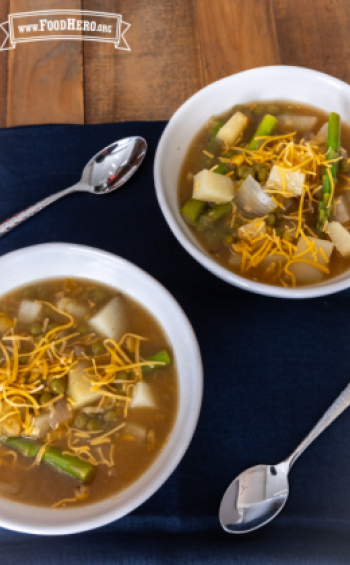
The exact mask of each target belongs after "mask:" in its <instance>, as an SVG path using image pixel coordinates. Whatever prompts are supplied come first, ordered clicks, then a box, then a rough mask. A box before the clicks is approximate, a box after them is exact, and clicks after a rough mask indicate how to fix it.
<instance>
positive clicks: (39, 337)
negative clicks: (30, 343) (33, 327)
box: [35, 334, 45, 343]
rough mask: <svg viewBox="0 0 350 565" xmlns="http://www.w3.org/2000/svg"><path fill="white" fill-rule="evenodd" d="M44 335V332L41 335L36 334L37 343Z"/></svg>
mask: <svg viewBox="0 0 350 565" xmlns="http://www.w3.org/2000/svg"><path fill="white" fill-rule="evenodd" d="M44 337H45V335H44V334H39V335H37V336H35V341H36V342H37V343H39V341H41V340H42V339H43V338H44Z"/></svg>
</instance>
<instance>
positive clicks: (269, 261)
mask: <svg viewBox="0 0 350 565" xmlns="http://www.w3.org/2000/svg"><path fill="white" fill-rule="evenodd" d="M286 263H287V257H285V256H284V255H278V253H272V254H271V255H266V257H264V259H263V260H262V261H261V262H260V263H259V267H262V268H263V269H268V268H270V267H271V268H272V265H276V266H275V267H274V268H275V269H276V267H278V268H279V267H280V266H281V267H282V266H283V265H285V264H286ZM276 270H277V269H276Z"/></svg>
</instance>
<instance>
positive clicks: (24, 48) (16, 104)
mask: <svg viewBox="0 0 350 565" xmlns="http://www.w3.org/2000/svg"><path fill="white" fill-rule="evenodd" d="M65 4H66V3H65ZM59 7H61V8H64V7H67V8H68V7H69V8H71V9H81V0H70V2H69V6H67V5H65V6H63V3H60V6H59ZM54 8H57V0H10V11H11V13H16V12H24V11H28V12H29V11H34V10H40V9H54ZM7 78H8V80H7V84H8V87H7V125H8V126H15V125H23V124H40V123H41V124H43V123H83V122H84V92H83V48H82V43H81V42H80V41H67V40H63V41H37V42H33V43H24V44H21V45H17V46H16V49H13V50H11V51H9V59H8V73H7Z"/></svg>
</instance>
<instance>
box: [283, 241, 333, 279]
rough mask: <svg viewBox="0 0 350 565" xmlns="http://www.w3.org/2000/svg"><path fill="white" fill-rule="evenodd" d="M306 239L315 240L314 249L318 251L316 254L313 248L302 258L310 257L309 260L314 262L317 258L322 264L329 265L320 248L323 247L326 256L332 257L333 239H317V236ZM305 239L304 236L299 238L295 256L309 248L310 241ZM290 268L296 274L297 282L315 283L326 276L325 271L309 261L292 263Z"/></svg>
mask: <svg viewBox="0 0 350 565" xmlns="http://www.w3.org/2000/svg"><path fill="white" fill-rule="evenodd" d="M305 239H306V240H307V241H308V242H312V241H313V242H314V243H315V246H314V250H315V251H316V255H315V254H314V253H313V252H312V250H310V251H308V252H307V253H305V255H303V256H302V257H301V259H308V260H309V261H314V262H315V259H316V262H317V263H319V264H320V265H323V266H327V261H326V260H325V258H324V256H323V254H322V253H321V252H320V249H323V252H324V253H325V255H326V257H327V258H328V259H330V256H331V255H332V251H333V248H334V245H333V243H332V242H331V241H326V240H324V239H317V238H315V237H307V238H305ZM305 239H304V238H303V237H300V238H299V241H298V245H297V248H296V250H295V252H294V256H296V255H299V254H300V253H303V251H305V250H306V249H307V248H308V243H307V242H306V241H305ZM288 268H289V270H290V271H291V272H292V273H293V274H294V275H295V278H296V281H297V283H303V284H314V283H317V282H320V281H322V279H323V277H324V276H325V273H323V272H322V271H320V269H318V268H317V267H314V266H313V265H309V264H308V263H302V262H300V263H292V265H290V266H289V267H288Z"/></svg>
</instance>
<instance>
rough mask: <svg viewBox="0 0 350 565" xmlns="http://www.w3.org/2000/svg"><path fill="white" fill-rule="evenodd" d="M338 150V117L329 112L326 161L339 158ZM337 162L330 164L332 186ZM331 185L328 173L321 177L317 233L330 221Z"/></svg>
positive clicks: (337, 165)
mask: <svg viewBox="0 0 350 565" xmlns="http://www.w3.org/2000/svg"><path fill="white" fill-rule="evenodd" d="M339 148H340V116H339V114H336V112H331V113H330V114H329V118H328V137H327V161H331V160H332V159H337V158H338V157H339ZM338 167H339V161H336V162H335V163H332V165H331V175H332V177H333V179H334V180H333V182H334V184H335V183H336V179H337V174H338ZM331 193H332V184H331V181H330V178H329V174H328V172H326V173H324V174H323V175H322V196H321V201H320V203H319V205H318V218H317V232H318V233H320V232H322V231H323V229H324V226H325V223H326V222H327V221H328V220H330V219H331V217H332V211H333V202H330V198H331Z"/></svg>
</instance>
